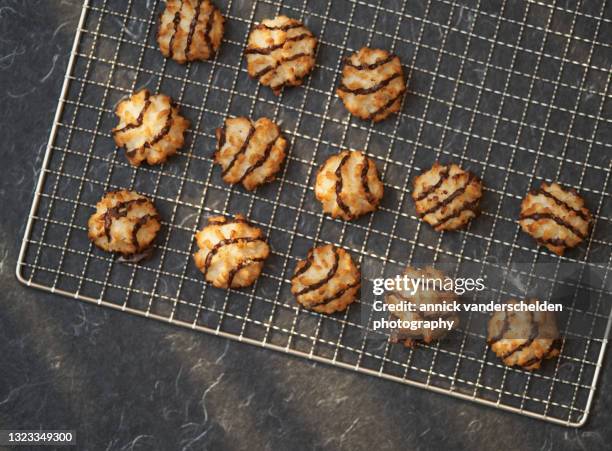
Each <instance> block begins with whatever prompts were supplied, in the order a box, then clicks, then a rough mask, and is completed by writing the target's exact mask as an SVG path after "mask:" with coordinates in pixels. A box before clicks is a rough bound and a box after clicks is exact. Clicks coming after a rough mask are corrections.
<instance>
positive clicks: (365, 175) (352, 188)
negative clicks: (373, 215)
mask: <svg viewBox="0 0 612 451" xmlns="http://www.w3.org/2000/svg"><path fill="white" fill-rule="evenodd" d="M383 192H384V187H383V184H382V182H381V181H380V178H379V176H378V170H377V169H376V164H375V163H374V161H373V160H372V159H371V158H368V157H367V156H366V155H365V154H364V153H363V152H360V151H349V150H344V151H342V152H340V153H338V154H336V155H332V156H331V157H329V158H328V159H327V161H326V162H325V164H324V165H323V166H322V167H321V168H320V169H319V172H318V174H317V179H316V183H315V195H316V197H317V199H318V200H319V201H321V203H322V204H323V211H324V212H325V213H329V214H330V215H332V217H334V218H342V219H345V220H347V221H349V220H351V219H355V218H357V217H359V216H361V215H364V214H366V213H369V212H371V211H374V210H376V208H377V207H378V204H379V203H380V201H381V199H382V197H383Z"/></svg>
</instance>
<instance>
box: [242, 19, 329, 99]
mask: <svg viewBox="0 0 612 451" xmlns="http://www.w3.org/2000/svg"><path fill="white" fill-rule="evenodd" d="M316 47H317V39H316V38H315V36H314V35H313V34H312V33H311V32H310V30H308V28H306V27H305V26H304V24H302V22H300V21H298V20H295V19H290V18H289V17H286V16H278V17H276V18H274V19H266V20H264V21H262V22H261V23H260V24H259V25H257V26H256V27H255V28H254V29H253V31H252V32H251V34H250V36H249V40H248V43H247V48H246V50H245V52H244V53H245V55H246V59H247V70H248V72H249V75H250V76H251V77H253V78H258V79H259V82H260V83H261V84H262V85H264V86H269V87H270V88H271V89H272V91H274V94H276V95H279V94H280V92H281V90H282V89H283V87H285V86H298V85H301V84H302V81H303V80H304V77H306V76H307V75H308V74H309V73H310V71H312V69H313V68H314V65H315V49H316Z"/></svg>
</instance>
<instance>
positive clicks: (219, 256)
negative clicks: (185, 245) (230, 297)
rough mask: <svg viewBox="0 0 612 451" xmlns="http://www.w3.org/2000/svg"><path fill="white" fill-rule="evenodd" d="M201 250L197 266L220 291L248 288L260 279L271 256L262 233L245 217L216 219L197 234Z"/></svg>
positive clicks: (198, 253)
mask: <svg viewBox="0 0 612 451" xmlns="http://www.w3.org/2000/svg"><path fill="white" fill-rule="evenodd" d="M195 239H196V242H197V245H198V247H199V250H198V251H197V252H196V253H195V254H194V256H193V258H194V260H195V264H196V266H197V267H198V269H199V270H200V271H202V273H203V274H204V279H206V281H207V282H210V283H212V284H213V285H214V286H215V287H217V288H242V287H247V286H249V285H251V284H253V282H255V280H256V279H257V278H258V277H259V275H260V274H261V270H262V268H263V264H264V260H265V259H266V258H268V255H269V254H270V248H269V246H268V243H266V241H265V238H264V236H263V233H262V231H261V230H260V229H258V228H257V227H254V226H252V225H250V224H249V223H248V222H247V220H246V219H245V218H244V217H243V216H242V215H239V214H238V215H236V217H235V218H234V219H228V218H226V217H224V216H214V217H211V218H209V219H208V225H207V226H206V227H204V228H203V229H202V230H200V231H199V232H198V233H196V235H195Z"/></svg>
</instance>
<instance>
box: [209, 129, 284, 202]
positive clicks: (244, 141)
mask: <svg viewBox="0 0 612 451" xmlns="http://www.w3.org/2000/svg"><path fill="white" fill-rule="evenodd" d="M216 135H217V151H216V152H215V163H217V164H219V165H220V166H221V167H222V169H223V180H224V181H225V182H227V183H230V184H232V185H233V184H235V183H242V185H243V186H244V187H245V188H246V189H248V190H252V189H254V188H256V187H257V186H259V185H261V184H263V183H266V182H269V181H272V180H274V176H275V174H276V173H277V172H278V171H279V170H280V168H281V165H282V163H283V160H284V159H285V149H286V148H287V140H286V139H285V138H284V137H283V136H282V134H281V131H280V128H279V127H278V125H276V124H275V123H274V122H272V121H271V120H270V119H268V118H265V117H262V118H260V119H258V120H257V121H256V122H252V121H251V120H250V119H249V118H246V117H236V118H230V119H226V120H225V124H224V126H223V127H222V128H218V129H217V130H216Z"/></svg>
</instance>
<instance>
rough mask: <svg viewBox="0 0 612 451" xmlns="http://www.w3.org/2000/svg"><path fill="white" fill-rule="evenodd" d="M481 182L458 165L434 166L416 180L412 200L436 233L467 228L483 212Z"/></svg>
mask: <svg viewBox="0 0 612 451" xmlns="http://www.w3.org/2000/svg"><path fill="white" fill-rule="evenodd" d="M481 197H482V182H481V181H480V179H479V178H478V177H476V176H475V175H474V174H472V173H471V172H469V171H464V170H463V169H461V168H460V167H459V166H458V165H456V164H451V165H450V166H443V165H441V164H439V163H437V162H436V163H434V165H433V166H432V168H431V169H429V170H428V171H425V172H423V173H422V174H421V175H419V176H417V177H415V179H414V189H413V190H412V199H413V200H414V203H415V206H416V211H417V213H418V215H419V216H420V217H421V219H423V221H425V222H426V223H428V224H429V225H431V226H432V227H433V228H434V229H435V230H436V231H438V232H440V231H442V230H457V229H460V228H461V227H464V226H465V225H466V224H467V223H468V222H469V221H470V220H471V219H472V218H474V217H476V216H477V215H478V214H479V212H480V210H479V204H480V198H481Z"/></svg>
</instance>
